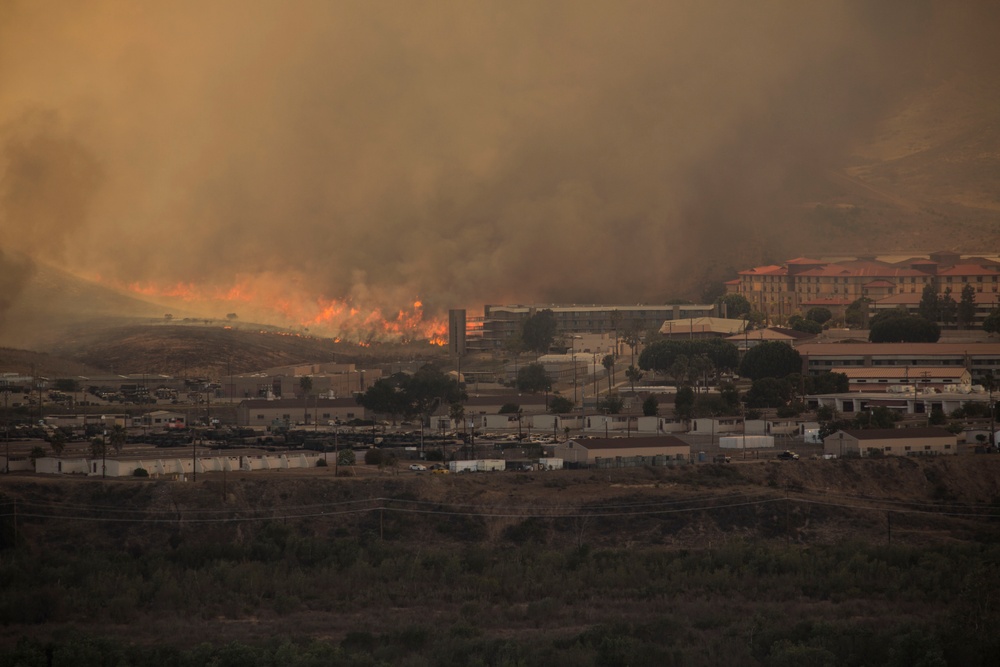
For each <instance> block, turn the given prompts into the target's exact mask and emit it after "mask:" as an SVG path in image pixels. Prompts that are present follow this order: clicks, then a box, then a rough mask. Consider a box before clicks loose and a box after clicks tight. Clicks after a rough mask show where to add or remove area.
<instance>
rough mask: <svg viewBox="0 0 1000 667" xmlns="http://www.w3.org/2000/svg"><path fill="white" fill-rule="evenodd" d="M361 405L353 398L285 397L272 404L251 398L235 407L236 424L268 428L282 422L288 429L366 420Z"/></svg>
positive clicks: (271, 402)
mask: <svg viewBox="0 0 1000 667" xmlns="http://www.w3.org/2000/svg"><path fill="white" fill-rule="evenodd" d="M365 418H366V412H365V409H364V407H363V406H361V405H359V404H358V402H357V401H356V400H355V399H353V398H309V399H301V398H285V399H277V400H274V401H268V400H262V399H251V400H247V401H243V402H241V403H240V404H239V406H238V407H237V408H236V423H237V425H239V426H249V427H254V426H257V427H261V426H271V425H272V424H273V423H274V422H275V421H282V422H285V423H286V424H288V425H290V426H294V425H295V424H313V425H315V424H316V423H317V422H318V423H319V424H323V425H325V424H327V423H329V422H331V421H338V420H339V421H343V422H346V421H350V420H352V419H365Z"/></svg>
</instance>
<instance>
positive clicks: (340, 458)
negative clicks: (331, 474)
mask: <svg viewBox="0 0 1000 667" xmlns="http://www.w3.org/2000/svg"><path fill="white" fill-rule="evenodd" d="M355 460H356V459H355V457H354V450H353V449H342V450H340V451H339V452H338V453H337V465H339V466H352V465H354V463H355Z"/></svg>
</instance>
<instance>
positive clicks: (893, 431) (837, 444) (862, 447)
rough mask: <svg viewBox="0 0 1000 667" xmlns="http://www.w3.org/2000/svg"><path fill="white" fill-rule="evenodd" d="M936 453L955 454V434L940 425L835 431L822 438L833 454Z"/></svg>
mask: <svg viewBox="0 0 1000 667" xmlns="http://www.w3.org/2000/svg"><path fill="white" fill-rule="evenodd" d="M873 451H879V452H881V453H882V454H883V455H884V456H940V455H948V454H958V438H957V436H955V435H954V434H953V433H949V432H948V431H946V430H945V429H943V428H935V427H928V428H874V429H864V430H844V431H837V432H836V433H833V434H831V435H828V436H827V437H826V438H824V439H823V452H824V453H825V454H829V455H833V456H849V455H860V456H871V455H872V452H873Z"/></svg>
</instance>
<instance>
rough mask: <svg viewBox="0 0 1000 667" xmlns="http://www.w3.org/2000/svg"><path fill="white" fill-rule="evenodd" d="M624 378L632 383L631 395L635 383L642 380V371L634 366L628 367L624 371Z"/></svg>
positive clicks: (633, 391)
mask: <svg viewBox="0 0 1000 667" xmlns="http://www.w3.org/2000/svg"><path fill="white" fill-rule="evenodd" d="M625 377H626V378H628V381H629V382H631V383H632V393H633V394H634V393H635V383H636V382H638V381H639V380H641V379H642V371H640V370H639V369H638V368H636V367H635V366H629V367H628V368H627V369H626V370H625Z"/></svg>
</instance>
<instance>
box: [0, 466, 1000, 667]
mask: <svg viewBox="0 0 1000 667" xmlns="http://www.w3.org/2000/svg"><path fill="white" fill-rule="evenodd" d="M362 467H363V466H362ZM350 470H352V471H355V472H360V471H356V470H354V469H353V468H352V469H350ZM332 472H333V471H332V469H326V470H324V469H321V468H318V469H314V470H312V471H303V472H301V473H294V472H290V471H284V472H275V473H253V474H236V473H230V474H229V475H228V476H226V477H224V476H221V474H209V475H199V478H198V481H197V482H196V483H194V484H179V483H172V482H158V481H151V480H147V481H109V482H105V483H102V482H100V481H97V480H87V479H38V478H33V477H18V476H15V477H6V478H0V494H2V495H0V502H3V503H4V504H5V505H6V506H7V507H11V506H12V504H13V503H15V502H16V507H17V515H18V517H19V518H18V519H17V526H16V535H17V548H16V550H14V551H13V552H11V551H9V550H10V547H11V546H12V539H13V535H14V534H15V533H14V530H13V529H14V525H13V524H12V521H13V513H12V512H7V513H6V516H5V521H6V522H7V523H6V525H5V527H4V530H3V532H2V534H0V535H2V537H3V542H2V543H0V547H2V548H6V549H7V550H8V552H7V553H8V554H10V556H9V557H8V558H7V559H5V561H4V565H3V566H2V569H0V574H2V575H3V576H4V578H5V580H6V581H8V582H10V586H9V587H8V591H7V593H6V595H5V603H4V604H0V620H2V621H3V630H2V631H0V645H6V646H7V647H11V646H12V645H13V643H14V642H15V641H16V640H17V639H18V637H22V636H30V637H35V638H37V639H39V640H45V641H51V640H52V639H55V641H57V642H72V641H74V639H73V637H74V636H76V635H65V631H66V629H68V628H70V627H73V628H75V630H74V632H76V633H81V632H82V633H84V635H83V636H84V637H86V636H87V634H96V635H99V636H107V637H110V638H112V639H113V640H114V641H113V645H115V646H120V645H121V642H122V641H127V642H131V643H137V644H139V645H141V646H145V645H149V646H156V647H160V648H158V649H157V650H160V651H162V650H164V648H163V647H173V648H174V650H191V649H192V647H194V646H196V645H198V644H199V643H201V642H208V644H206V645H205V646H211V645H212V644H214V645H216V646H219V647H221V646H223V645H230V643H231V642H242V643H243V644H244V645H247V646H261V640H260V638H261V637H273V636H279V635H280V636H285V637H290V638H292V639H293V641H294V642H295V644H296V645H297V646H302V647H304V646H312V647H313V649H315V650H320V649H323V647H325V649H323V650H335V651H347V652H348V653H349V654H350V655H351V656H354V657H353V658H351V659H352V660H355V662H351V661H349V660H347V659H346V658H345V656H344V655H341V654H339V653H338V654H337V655H339V656H340V658H339V659H335V660H334V658H330V659H331V660H334V661H335V662H338V664H371V663H364V662H357V660H361V659H362V658H368V659H372V658H374V657H376V656H379V655H381V656H382V658H381V659H383V660H385V661H386V663H387V664H401V663H400V662H399V660H400V658H401V656H403V655H409V656H410V659H409V661H408V662H407V663H406V664H421V665H423V664H456V665H457V664H467V663H463V662H462V661H463V660H468V659H469V658H470V656H472V655H477V656H478V655H480V654H483V655H487V656H488V655H495V653H494V652H495V651H496V650H497V647H498V646H499V645H500V644H504V645H506V646H507V648H506V649H505V650H507V651H512V652H514V654H515V655H521V656H522V658H523V660H522V663H521V664H531V665H536V664H537V665H542V664H564V663H561V662H553V656H554V655H561V654H562V652H563V651H565V650H567V648H568V647H570V646H576V649H575V654H576V655H578V657H579V656H583V657H586V660H585V661H584V662H582V663H581V664H616V663H613V662H612V663H608V662H606V661H601V660H600V658H599V656H600V655H602V653H601V652H602V651H603V650H607V648H608V647H607V646H604V647H603V648H602V646H601V642H602V641H611V640H612V639H614V641H616V642H625V646H623V647H619V648H620V649H621V650H626V651H627V652H631V653H628V655H632V656H633V657H632V658H631V660H629V661H627V662H628V663H629V664H685V665H710V664H719V663H718V658H719V656H720V655H725V656H726V657H727V660H726V662H727V664H734V665H761V664H813V663H804V662H801V661H791V662H780V663H778V662H771V661H770V660H771V659H772V658H774V656H777V655H780V651H783V650H785V648H787V647H786V646H785V644H783V643H782V642H790V643H791V645H792V646H793V647H794V646H799V645H800V644H801V645H808V646H811V647H813V650H819V648H822V649H823V650H824V651H827V652H829V654H830V655H831V656H834V657H836V658H838V660H837V661H836V662H820V663H817V664H845V665H861V664H868V665H890V664H892V665H894V664H904V663H898V662H892V661H891V655H889V654H887V653H886V651H887V650H889V649H890V648H891V647H894V646H895V647H897V648H896V649H894V650H903V648H902V647H901V646H899V644H898V642H899V639H900V637H903V636H906V635H907V634H908V633H909V632H911V631H912V632H919V633H920V636H921V637H923V639H922V640H921V641H925V642H930V644H928V645H926V646H922V648H919V651H928V650H932V649H933V650H935V651H941V653H942V655H947V656H948V657H949V659H950V660H951V664H987V663H980V662H978V658H977V656H981V655H982V656H988V655H991V653H990V651H993V650H994V649H995V648H996V646H995V644H996V642H995V641H994V640H993V639H991V638H988V637H985V636H979V635H978V634H976V633H974V632H966V631H965V630H964V629H963V628H965V627H967V625H968V624H969V623H977V624H978V623H986V624H992V623H995V622H997V621H1000V611H998V610H997V609H996V607H995V606H991V605H990V604H989V603H988V600H987V599H986V598H984V597H982V596H981V595H979V594H978V593H977V592H976V590H982V591H987V590H990V587H991V586H993V585H994V584H1000V569H998V568H997V565H996V563H997V560H996V557H997V556H1000V552H998V551H997V546H996V545H997V544H1000V523H998V514H997V507H998V504H1000V482H998V480H1000V458H994V457H984V456H974V455H963V456H960V457H955V458H951V457H949V458H940V459H924V460H921V459H899V458H887V459H883V460H864V461H862V460H843V461H821V460H812V461H799V462H795V463H776V462H770V463H765V462H759V463H758V462H754V463H734V464H730V465H701V466H697V467H693V468H691V467H687V468H682V469H631V470H627V469H626V470H602V471H597V470H584V471H561V472H548V473H497V474H489V475H486V474H472V475H444V476H441V475H431V474H420V475H415V474H412V473H409V472H401V471H397V473H396V474H391V473H389V472H388V471H386V472H383V473H379V472H378V471H377V470H375V469H374V468H371V469H366V470H365V474H359V475H358V476H355V477H347V478H344V477H341V478H334V477H333V476H332ZM69 553H73V554H75V555H74V556H73V557H72V558H69V559H68V560H67V554H69ZM124 554H127V557H125V558H123V555H124ZM29 571H30V574H29ZM111 581H113V582H114V583H113V585H112V584H110V583H109V582H111ZM42 582H44V583H42ZM975 586H978V589H974V588H971V587H975ZM980 603H983V604H986V605H987V606H986V607H983V608H979V609H978V611H976V608H977V607H976V606H977V605H979V604H980ZM95 608H99V609H100V610H101V613H99V614H96V613H94V612H93V609H95ZM792 610H794V611H792ZM970 613H971V614H973V616H972V617H970V616H969V614H970ZM790 614H792V615H794V618H793V617H792V616H790ZM871 618H881V619H883V620H882V622H880V623H879V624H877V625H874V626H873V625H871V624H870V619H871ZM970 619H973V620H970ZM656 628H660V629H659V630H656ZM907 628H909V629H907ZM945 629H947V632H945ZM755 636H756V639H755ZM67 637H69V638H68V639H67ZM845 637H852V638H853V639H852V642H851V644H850V647H853V648H849V647H848V646H847V645H843V644H841V643H840V642H842V641H843V638H845ZM310 642H318V643H317V644H315V645H314V644H310ZM352 642H355V643H356V642H360V644H352ZM783 647H784V648H783ZM861 648H864V651H862V655H864V656H865V657H866V660H865V661H863V662H858V661H857V658H858V656H857V655H856V654H855V653H852V652H851V651H852V650H853V651H857V650H860V649H861ZM910 648H911V649H913V647H910ZM313 649H310V650H313ZM105 650H112V649H110V648H108V649H105ZM247 650H249V649H247ZM907 650H910V649H907ZM913 650H916V649H913ZM379 651H382V653H381V654H380V653H379ZM635 651H639V653H634V652H635ZM845 651H846V652H845ZM398 652H401V653H398ZM452 652H454V660H453V659H451V658H448V657H446V656H449V655H452ZM553 652H554V653H553ZM664 652H665V653H664ZM918 654H920V653H919V652H918ZM643 655H645V656H647V657H646V658H645V659H643V658H641V656H643ZM664 655H666V656H669V655H673V656H674V658H673V659H672V662H671V661H666V662H665V661H664V658H663V657H662V656H664ZM852 655H853V656H855V658H854V659H851V656H852ZM993 655H995V653H993ZM393 656H395V657H393ZM418 656H420V657H421V659H420V660H416V658H417V657H418ZM649 656H660V657H659V658H658V659H656V660H653V659H652V658H650V657H649ZM713 656H714V657H713ZM959 657H961V658H962V659H961V660H960V661H959V662H954V660H955V659H958V658H959ZM415 660H416V661H415ZM482 661H483V664H503V663H502V662H498V661H496V660H495V659H488V658H485V657H483V658H482ZM153 664H159V663H153ZM234 664H235V663H234ZM283 664H287V663H283Z"/></svg>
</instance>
